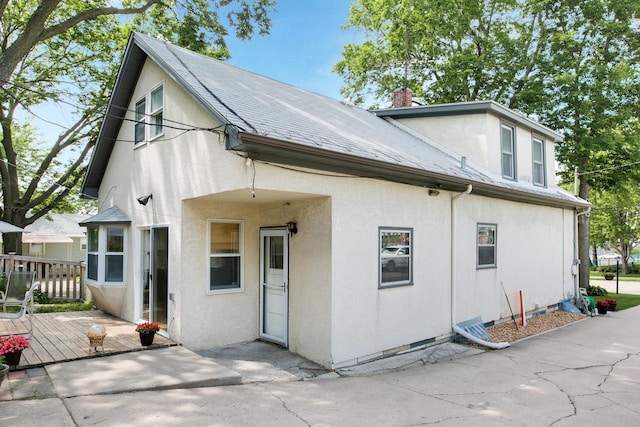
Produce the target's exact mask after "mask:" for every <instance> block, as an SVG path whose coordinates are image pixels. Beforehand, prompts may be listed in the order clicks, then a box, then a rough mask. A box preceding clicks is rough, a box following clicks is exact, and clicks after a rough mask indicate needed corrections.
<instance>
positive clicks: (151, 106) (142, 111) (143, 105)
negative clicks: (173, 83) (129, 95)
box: [134, 83, 164, 145]
mask: <svg viewBox="0 0 640 427" xmlns="http://www.w3.org/2000/svg"><path fill="white" fill-rule="evenodd" d="M147 125H148V126H147ZM162 134H164V84H162V83H161V84H160V85H158V86H156V87H155V88H153V89H152V90H151V91H150V92H149V93H147V94H145V95H144V96H143V97H142V98H140V99H139V100H138V101H136V104H135V125H134V142H135V144H136V145H137V144H139V143H141V142H144V141H146V140H148V139H153V138H156V137H158V136H160V135H162Z"/></svg>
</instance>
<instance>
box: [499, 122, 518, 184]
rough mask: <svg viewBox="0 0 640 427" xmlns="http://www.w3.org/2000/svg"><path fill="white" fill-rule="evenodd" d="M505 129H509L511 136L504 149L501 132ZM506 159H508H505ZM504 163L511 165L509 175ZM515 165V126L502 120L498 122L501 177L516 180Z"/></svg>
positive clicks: (516, 171)
mask: <svg viewBox="0 0 640 427" xmlns="http://www.w3.org/2000/svg"><path fill="white" fill-rule="evenodd" d="M505 130H509V132H510V133H511V138H510V140H509V141H508V143H509V149H505V140H504V138H503V132H504V131H505ZM507 159H508V161H505V160H507ZM506 165H508V166H510V167H511V175H509V174H508V173H506V171H505V166H506ZM516 166H517V161H516V127H515V126H513V125H511V124H509V123H505V122H502V123H500V169H501V172H502V177H503V178H505V179H509V180H511V181H516V180H517V176H518V170H517V167H516Z"/></svg>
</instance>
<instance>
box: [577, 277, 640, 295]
mask: <svg viewBox="0 0 640 427" xmlns="http://www.w3.org/2000/svg"><path fill="white" fill-rule="evenodd" d="M589 284H590V285H591V286H600V287H601V288H605V289H606V290H607V292H609V295H610V296H611V295H615V293H616V288H617V289H618V293H621V294H632V295H640V282H625V281H622V280H620V281H619V282H618V283H617V284H616V279H613V280H604V279H602V280H595V279H591V280H590V281H589Z"/></svg>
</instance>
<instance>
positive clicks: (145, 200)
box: [137, 194, 153, 206]
mask: <svg viewBox="0 0 640 427" xmlns="http://www.w3.org/2000/svg"><path fill="white" fill-rule="evenodd" d="M150 199H153V195H151V194H147V195H146V196H140V197H138V199H137V200H138V203H140V204H141V205H142V206H147V203H149V200H150Z"/></svg>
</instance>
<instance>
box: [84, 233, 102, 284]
mask: <svg viewBox="0 0 640 427" xmlns="http://www.w3.org/2000/svg"><path fill="white" fill-rule="evenodd" d="M92 230H96V232H97V233H98V236H97V237H98V243H97V246H96V247H95V248H92V247H91V232H92ZM90 257H95V259H96V269H95V274H96V275H95V277H91V276H90V275H89V274H90V272H91V270H90V266H91V262H90V261H89V258H90ZM100 264H101V263H100V227H97V226H89V227H87V281H89V282H94V283H98V282H99V280H100Z"/></svg>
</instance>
